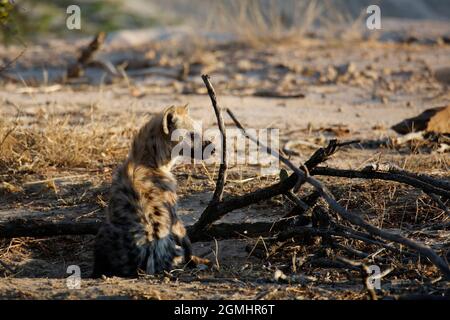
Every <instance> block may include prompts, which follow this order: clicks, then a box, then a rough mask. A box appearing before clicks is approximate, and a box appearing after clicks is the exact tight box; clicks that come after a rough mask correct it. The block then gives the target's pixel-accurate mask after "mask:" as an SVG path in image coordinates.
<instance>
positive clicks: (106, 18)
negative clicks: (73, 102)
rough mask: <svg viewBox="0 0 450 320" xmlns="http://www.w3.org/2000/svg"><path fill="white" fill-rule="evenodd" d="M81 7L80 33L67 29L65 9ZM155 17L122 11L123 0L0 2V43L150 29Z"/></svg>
mask: <svg viewBox="0 0 450 320" xmlns="http://www.w3.org/2000/svg"><path fill="white" fill-rule="evenodd" d="M72 4H76V5H78V6H79V7H80V8H81V30H79V31H78V30H68V29H67V28H66V18H67V17H68V15H67V13H66V10H67V7H68V6H70V5H72ZM158 19H159V17H157V15H156V14H155V15H154V16H150V17H149V16H146V15H144V14H140V13H139V12H138V13H136V12H128V11H127V10H125V9H124V0H77V1H73V0H58V1H42V0H39V1H38V0H22V1H20V3H19V2H17V3H14V2H13V1H12V0H0V24H1V26H2V29H3V30H2V34H1V35H0V40H2V41H3V42H8V41H9V40H10V39H11V38H14V37H15V35H17V33H18V34H20V35H21V37H23V38H24V39H28V40H33V39H38V38H42V37H46V36H56V37H70V36H73V35H74V34H77V33H78V34H80V33H81V34H86V35H92V34H95V33H97V32H99V31H105V32H110V31H114V30H119V29H132V28H141V27H150V26H154V25H158V24H159V22H160V21H159V20H158Z"/></svg>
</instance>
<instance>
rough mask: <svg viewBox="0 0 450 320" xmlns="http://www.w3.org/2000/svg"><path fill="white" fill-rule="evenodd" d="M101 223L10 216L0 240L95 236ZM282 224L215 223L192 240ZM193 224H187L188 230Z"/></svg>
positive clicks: (0, 226) (264, 231)
mask: <svg viewBox="0 0 450 320" xmlns="http://www.w3.org/2000/svg"><path fill="white" fill-rule="evenodd" d="M100 226H101V222H100V221H97V220H90V221H81V222H80V221H71V220H70V221H51V220H48V219H45V220H44V219H23V218H20V219H10V220H9V221H5V222H0V239H2V238H4V239H11V238H20V237H33V238H46V237H56V236H67V235H96V234H97V233H98V230H99V228H100ZM283 226H284V224H283V220H281V221H280V222H255V223H239V224H235V223H218V224H214V225H212V226H211V227H210V228H209V229H208V233H202V234H201V235H199V236H198V237H196V238H195V239H194V240H193V242H195V241H209V240H211V239H213V238H216V239H230V238H238V237H242V236H243V235H244V236H246V237H255V236H258V237H259V236H269V235H270V234H271V233H272V232H275V231H277V230H279V229H280V228H282V227H283ZM193 227H194V226H187V227H186V229H187V231H188V232H189V233H191V232H192V231H193Z"/></svg>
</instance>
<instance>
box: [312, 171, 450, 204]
mask: <svg viewBox="0 0 450 320" xmlns="http://www.w3.org/2000/svg"><path fill="white" fill-rule="evenodd" d="M310 174H311V175H313V176H330V177H341V178H349V179H377V180H387V181H395V182H399V183H403V184H407V185H410V186H412V187H415V188H419V189H421V190H423V191H424V192H426V193H433V194H436V195H440V196H443V197H445V198H447V199H450V190H446V189H443V188H442V186H445V184H444V182H440V183H436V181H437V180H436V179H433V178H430V177H427V178H424V176H420V178H419V176H417V175H415V176H414V175H413V174H410V173H406V172H395V171H394V172H391V171H389V172H381V171H374V170H361V171H357V170H343V169H333V168H325V167H317V168H314V169H313V170H311V171H310ZM432 179H433V180H432ZM425 181H427V182H425ZM431 183H433V184H436V185H433V184H431Z"/></svg>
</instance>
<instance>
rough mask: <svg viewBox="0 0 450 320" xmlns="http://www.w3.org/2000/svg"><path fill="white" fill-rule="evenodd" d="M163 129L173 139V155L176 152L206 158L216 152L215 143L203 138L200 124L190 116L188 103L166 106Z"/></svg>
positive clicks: (201, 158)
mask: <svg viewBox="0 0 450 320" xmlns="http://www.w3.org/2000/svg"><path fill="white" fill-rule="evenodd" d="M162 129H163V133H164V135H165V136H166V137H168V138H169V139H170V141H171V146H172V150H173V151H174V152H173V153H172V157H174V155H175V154H176V155H182V156H185V157H186V156H187V157H190V158H192V159H198V160H204V159H205V160H206V159H207V158H209V157H210V156H211V155H212V154H213V153H214V145H213V144H212V142H211V141H209V140H205V139H203V138H202V132H201V128H200V125H199V124H198V123H196V122H195V121H194V119H192V118H191V117H190V115H189V108H188V105H187V104H186V105H184V106H171V107H168V108H166V109H165V110H164V112H163V118H162ZM174 148H177V149H176V150H175V149H174ZM178 150H180V151H182V152H181V153H180V152H179V151H178Z"/></svg>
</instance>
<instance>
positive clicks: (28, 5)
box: [0, 0, 450, 42]
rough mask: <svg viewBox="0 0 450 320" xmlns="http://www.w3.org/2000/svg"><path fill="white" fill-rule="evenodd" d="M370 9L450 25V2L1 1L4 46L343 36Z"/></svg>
mask: <svg viewBox="0 0 450 320" xmlns="http://www.w3.org/2000/svg"><path fill="white" fill-rule="evenodd" d="M72 4H78V5H79V6H80V7H82V12H81V15H82V28H81V30H79V31H76V32H74V31H72V30H68V29H67V28H65V27H62V26H64V25H65V19H66V18H67V14H66V8H67V7H68V6H69V5H72ZM370 4H378V5H380V6H381V7H382V16H383V18H402V19H428V20H430V19H432V20H444V21H445V20H448V19H449V18H450V1H443V0H412V1H411V0H335V1H330V0H283V1H279V0H215V1H209V0H165V1H158V0H78V1H73V0H58V1H40V0H0V19H1V24H2V25H3V28H2V29H3V30H2V38H3V41H4V42H8V41H11V40H12V37H11V35H12V34H16V35H17V33H18V34H20V35H21V36H22V37H23V38H25V39H27V40H29V41H39V39H42V37H46V36H52V37H64V38H65V37H74V36H79V35H83V34H84V35H86V34H93V33H96V32H98V31H106V32H111V31H115V30H119V29H136V28H148V27H161V26H180V25H182V26H188V27H192V28H200V29H206V28H208V30H210V31H218V32H222V33H229V34H237V35H243V34H247V35H249V34H252V35H251V36H252V37H255V36H258V35H259V36H265V37H267V36H270V37H277V36H280V35H284V36H285V35H286V33H296V34H297V35H298V33H299V32H312V31H317V30H321V31H322V32H323V31H324V30H326V32H327V33H329V32H332V31H333V30H334V31H337V30H339V26H340V25H343V24H346V27H348V24H349V23H360V22H361V23H362V22H363V21H362V20H361V19H359V20H358V17H361V16H362V15H365V14H366V13H365V10H366V8H367V6H368V5H370Z"/></svg>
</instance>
